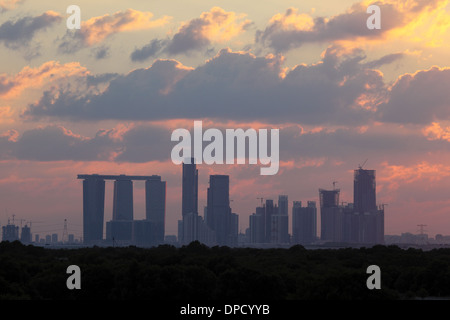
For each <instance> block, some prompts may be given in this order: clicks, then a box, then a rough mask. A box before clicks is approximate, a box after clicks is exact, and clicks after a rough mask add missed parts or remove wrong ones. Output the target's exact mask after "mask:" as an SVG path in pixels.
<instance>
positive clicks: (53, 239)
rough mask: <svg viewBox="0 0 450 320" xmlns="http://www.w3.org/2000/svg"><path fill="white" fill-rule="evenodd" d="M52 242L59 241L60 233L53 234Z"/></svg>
mask: <svg viewBox="0 0 450 320" xmlns="http://www.w3.org/2000/svg"><path fill="white" fill-rule="evenodd" d="M52 243H58V234H57V233H53V234H52Z"/></svg>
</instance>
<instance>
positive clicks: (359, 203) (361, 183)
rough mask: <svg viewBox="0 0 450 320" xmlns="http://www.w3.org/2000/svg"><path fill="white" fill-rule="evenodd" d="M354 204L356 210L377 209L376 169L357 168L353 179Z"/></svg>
mask: <svg viewBox="0 0 450 320" xmlns="http://www.w3.org/2000/svg"><path fill="white" fill-rule="evenodd" d="M353 206H354V209H355V211H356V212H371V211H374V210H377V204H376V183H375V170H364V169H362V168H361V167H360V168H359V169H357V170H355V174H354V181H353Z"/></svg>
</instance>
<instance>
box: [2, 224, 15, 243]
mask: <svg viewBox="0 0 450 320" xmlns="http://www.w3.org/2000/svg"><path fill="white" fill-rule="evenodd" d="M16 240H19V227H17V226H16V225H15V224H10V223H9V220H8V224H7V225H6V226H3V227H2V241H10V242H13V241H16Z"/></svg>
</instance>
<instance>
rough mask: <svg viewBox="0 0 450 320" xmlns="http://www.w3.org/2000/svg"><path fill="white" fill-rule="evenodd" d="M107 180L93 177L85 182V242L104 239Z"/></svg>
mask: <svg viewBox="0 0 450 320" xmlns="http://www.w3.org/2000/svg"><path fill="white" fill-rule="evenodd" d="M104 210H105V180H103V179H102V178H100V177H96V176H95V175H91V176H89V177H88V178H86V179H84V180H83V241H84V242H85V243H91V242H95V241H98V240H102V239H103V218H104V214H105V211H104Z"/></svg>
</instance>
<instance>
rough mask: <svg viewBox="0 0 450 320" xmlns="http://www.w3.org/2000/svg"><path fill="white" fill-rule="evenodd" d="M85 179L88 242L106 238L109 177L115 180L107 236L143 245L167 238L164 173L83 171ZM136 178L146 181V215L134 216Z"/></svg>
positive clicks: (84, 219)
mask: <svg viewBox="0 0 450 320" xmlns="http://www.w3.org/2000/svg"><path fill="white" fill-rule="evenodd" d="M78 179H84V180H83V238H84V243H87V244H95V243H99V242H100V241H102V240H103V224H104V207H105V180H114V198H113V216H112V220H111V221H108V222H107V223H106V240H107V241H110V242H112V243H113V244H114V243H116V242H117V243H121V244H122V243H125V244H134V245H140V246H150V245H158V244H162V243H163V242H164V235H165V231H164V229H165V211H166V182H165V181H162V180H161V177H160V176H156V175H153V176H127V175H119V176H112V175H96V174H93V175H79V176H78ZM133 180H144V181H145V204H146V208H145V219H144V220H134V218H133V217H134V209H133Z"/></svg>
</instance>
